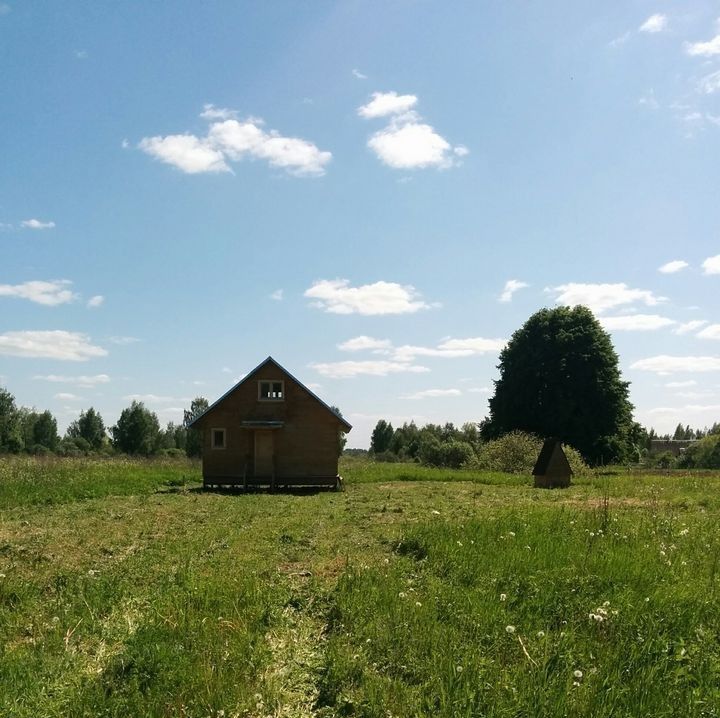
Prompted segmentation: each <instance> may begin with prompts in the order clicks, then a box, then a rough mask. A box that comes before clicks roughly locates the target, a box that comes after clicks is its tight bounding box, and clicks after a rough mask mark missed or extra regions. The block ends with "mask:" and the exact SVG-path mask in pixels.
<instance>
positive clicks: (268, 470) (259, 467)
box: [255, 431, 273, 476]
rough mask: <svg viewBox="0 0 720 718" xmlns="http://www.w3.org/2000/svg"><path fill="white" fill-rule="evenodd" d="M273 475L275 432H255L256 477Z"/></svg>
mask: <svg viewBox="0 0 720 718" xmlns="http://www.w3.org/2000/svg"><path fill="white" fill-rule="evenodd" d="M272 475H273V432H272V431H256V432H255V476H272Z"/></svg>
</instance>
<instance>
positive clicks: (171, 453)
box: [162, 449, 185, 459]
mask: <svg viewBox="0 0 720 718" xmlns="http://www.w3.org/2000/svg"><path fill="white" fill-rule="evenodd" d="M162 455H163V456H167V457H169V458H172V459H178V458H180V457H181V456H182V457H185V449H163V451H162Z"/></svg>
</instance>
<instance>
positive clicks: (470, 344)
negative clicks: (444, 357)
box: [439, 337, 507, 355]
mask: <svg viewBox="0 0 720 718" xmlns="http://www.w3.org/2000/svg"><path fill="white" fill-rule="evenodd" d="M506 344H507V339H485V338H483V337H470V338H468V339H447V340H446V341H444V342H442V344H440V346H439V348H440V349H443V350H445V351H468V352H470V353H471V354H478V355H481V354H488V353H493V352H499V351H502V350H503V349H504V348H505V345H506Z"/></svg>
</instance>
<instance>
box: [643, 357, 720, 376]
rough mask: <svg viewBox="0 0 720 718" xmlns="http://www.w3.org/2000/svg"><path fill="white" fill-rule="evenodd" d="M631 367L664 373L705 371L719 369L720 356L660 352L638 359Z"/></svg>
mask: <svg viewBox="0 0 720 718" xmlns="http://www.w3.org/2000/svg"><path fill="white" fill-rule="evenodd" d="M630 368H631V369H638V370H640V371H652V372H655V373H656V374H660V375H666V374H675V373H679V372H684V373H689V374H696V373H700V372H707V371H720V357H708V356H700V357H698V356H668V355H667V354H660V355H658V356H654V357H647V359H639V360H638V361H636V362H634V363H633V364H631V365H630Z"/></svg>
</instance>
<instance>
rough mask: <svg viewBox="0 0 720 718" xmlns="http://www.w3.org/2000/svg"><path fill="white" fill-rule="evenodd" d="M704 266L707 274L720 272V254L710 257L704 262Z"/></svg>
mask: <svg viewBox="0 0 720 718" xmlns="http://www.w3.org/2000/svg"><path fill="white" fill-rule="evenodd" d="M702 268H703V271H704V273H705V274H720V254H716V255H715V256H714V257H708V258H707V259H706V260H705V261H704V262H703V263H702Z"/></svg>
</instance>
